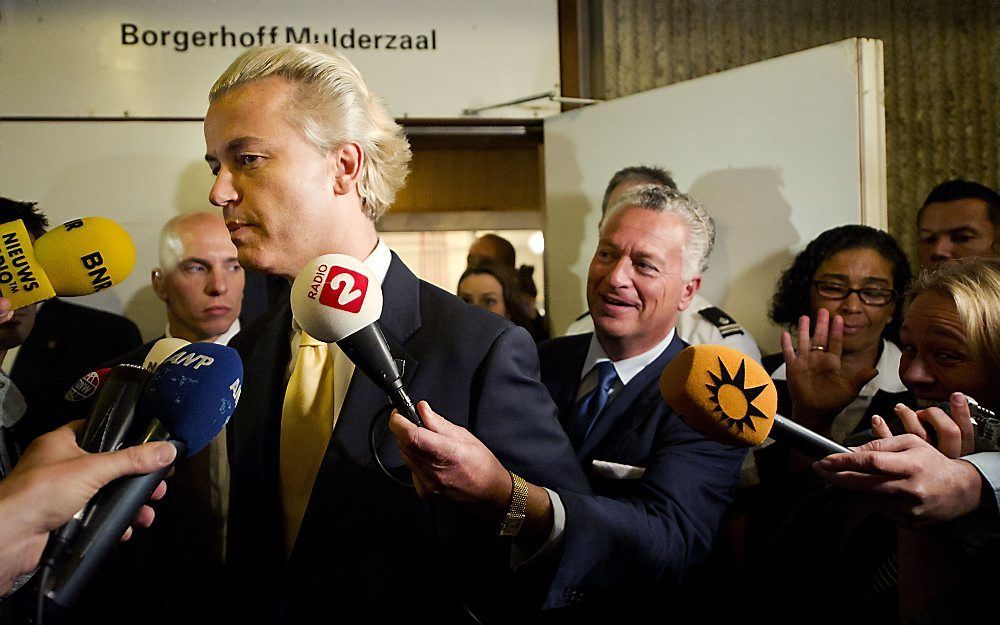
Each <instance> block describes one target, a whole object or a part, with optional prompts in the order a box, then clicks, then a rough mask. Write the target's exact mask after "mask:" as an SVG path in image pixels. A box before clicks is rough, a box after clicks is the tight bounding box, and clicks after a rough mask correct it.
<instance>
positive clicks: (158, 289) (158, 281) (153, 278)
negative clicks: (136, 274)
mask: <svg viewBox="0 0 1000 625" xmlns="http://www.w3.org/2000/svg"><path fill="white" fill-rule="evenodd" d="M149 277H150V282H151V283H152V285H153V292H154V293H156V296H157V297H159V298H160V299H161V300H163V301H164V302H165V301H167V288H166V287H165V286H164V285H163V279H164V278H163V271H162V270H161V269H160V268H159V267H153V271H151V272H150V274H149Z"/></svg>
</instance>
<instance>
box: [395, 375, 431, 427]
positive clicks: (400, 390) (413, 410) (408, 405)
mask: <svg viewBox="0 0 1000 625" xmlns="http://www.w3.org/2000/svg"><path fill="white" fill-rule="evenodd" d="M389 399H390V400H391V401H392V405H393V407H394V408H395V409H396V410H398V411H399V414H401V415H403V416H404V417H406V418H407V419H408V420H409V421H410V422H411V423H413V424H414V425H415V426H417V427H418V428H422V427H424V422H423V420H422V419H421V418H420V415H419V414H417V407H416V405H414V403H413V400H412V399H410V394H409V393H407V392H406V388H405V387H404V386H403V381H402V380H401V379H399V380H396V381H395V382H394V383H393V384H392V387H391V388H390V389H389Z"/></svg>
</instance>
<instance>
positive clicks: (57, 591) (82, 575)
mask: <svg viewBox="0 0 1000 625" xmlns="http://www.w3.org/2000/svg"><path fill="white" fill-rule="evenodd" d="M162 440H168V442H170V443H171V444H172V445H173V446H174V447H176V448H177V459H178V460H180V459H181V458H182V457H183V456H184V454H185V453H186V451H187V446H186V445H185V444H184V443H183V442H181V441H177V440H170V439H169V434H168V433H167V431H166V429H165V428H164V427H163V425H162V424H161V423H160V422H159V421H154V422H153V423H152V424H150V426H149V427H148V428H147V429H146V431H145V432H144V434H143V436H142V440H140V441H137V442H135V443H134V444H136V445H138V444H141V443H144V442H148V441H162ZM175 463H176V460H175ZM171 466H172V465H171ZM169 470H170V466H167V467H164V468H162V469H160V470H158V471H155V472H153V473H149V474H146V475H133V476H127V477H122V478H119V479H117V480H114V481H113V482H111V483H110V484H108V485H107V486H105V487H104V488H102V489H101V490H100V491H98V493H97V494H96V495H95V496H94V498H93V499H91V500H90V502H89V503H88V504H87V506H86V507H85V508H84V514H83V517H82V518H81V519H80V522H79V528H78V530H77V532H76V533H75V536H73V537H71V539H70V540H69V541H63V540H61V539H58V538H57V540H56V544H55V545H54V546H53V548H52V549H51V553H50V554H49V557H48V559H47V560H45V561H43V562H42V566H43V567H45V568H49V569H50V570H49V574H48V575H46V576H44V577H43V579H44V585H43V588H42V593H43V594H44V596H45V598H46V603H47V604H48V605H53V608H52V609H53V613H57V612H59V611H60V610H63V609H66V608H69V607H71V606H72V605H73V604H74V603H75V602H76V600H77V599H78V598H79V597H80V593H81V592H83V590H84V588H86V586H87V584H88V583H89V582H90V580H91V579H93V578H94V575H95V574H96V573H97V571H98V570H99V569H100V568H101V566H102V565H103V564H104V563H105V562H106V561H107V559H108V557H109V556H110V555H111V553H112V552H113V551H114V549H115V546H116V545H117V544H118V542H119V540H120V539H121V536H122V534H124V533H125V529H126V528H127V527H128V526H129V524H130V523H131V522H132V517H134V516H135V513H136V512H137V511H138V510H139V508H140V507H141V506H142V505H143V504H144V503H146V502H147V501H148V500H149V497H150V495H152V494H153V491H154V490H156V487H157V485H159V483H160V482H161V481H162V480H163V479H164V477H165V476H166V474H167V472H168V471H169ZM47 550H48V546H47Z"/></svg>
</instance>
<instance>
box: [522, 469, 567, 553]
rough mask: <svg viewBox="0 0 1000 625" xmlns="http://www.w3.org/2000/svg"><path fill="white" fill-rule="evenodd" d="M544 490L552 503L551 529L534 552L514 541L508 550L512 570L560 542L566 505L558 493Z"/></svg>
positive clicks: (549, 550) (564, 526)
mask: <svg viewBox="0 0 1000 625" xmlns="http://www.w3.org/2000/svg"><path fill="white" fill-rule="evenodd" d="M545 492H546V493H548V494H549V502H550V503H551V504H552V531H550V532H549V537H548V539H546V541H545V544H543V545H542V546H541V547H539V548H538V549H536V550H535V552H534V553H528V552H527V551H525V550H524V549H521V548H520V547H518V546H517V541H514V544H513V545H512V546H511V550H510V567H511V568H512V569H514V570H517V569H519V568H521V567H522V566H525V565H527V564H529V563H531V562H534V561H535V560H539V559H541V558H542V557H543V556H545V554H547V553H549V552H551V551H552V550H553V549H555V548H556V547H557V546H558V545H559V543H561V542H562V537H563V533H564V532H565V531H566V507H565V506H563V502H562V499H560V498H559V495H558V493H556V492H555V491H553V490H550V489H548V488H546V489H545Z"/></svg>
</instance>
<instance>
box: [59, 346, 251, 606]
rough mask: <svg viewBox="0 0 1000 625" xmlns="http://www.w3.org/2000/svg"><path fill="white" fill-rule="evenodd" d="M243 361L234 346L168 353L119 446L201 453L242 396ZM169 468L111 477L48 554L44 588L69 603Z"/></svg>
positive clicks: (150, 380) (151, 380)
mask: <svg viewBox="0 0 1000 625" xmlns="http://www.w3.org/2000/svg"><path fill="white" fill-rule="evenodd" d="M242 377H243V366H242V364H241V362H240V359H239V356H238V355H237V353H236V351H235V350H233V349H232V348H229V347H226V346H223V345H217V344H214V343H192V344H190V345H188V346H186V347H184V348H182V349H181V350H179V351H177V352H175V353H174V354H172V355H171V356H169V357H167V358H166V359H164V361H163V362H162V364H161V365H160V366H159V367H158V368H157V369H156V371H155V372H154V373H153V375H152V376H151V377H150V378H149V381H148V382H147V383H146V385H145V388H144V389H143V390H142V395H141V397H140V399H139V402H138V406H137V407H136V410H135V416H134V417H133V419H132V422H131V424H130V425H129V426H128V427H127V430H126V432H125V434H124V436H123V437H122V442H121V446H122V447H132V446H136V445H140V444H143V443H146V442H150V441H168V442H170V443H171V444H172V445H173V446H174V447H176V448H177V452H178V453H177V457H178V459H182V458H184V457H185V456H187V455H191V454H194V453H197V452H198V451H200V450H201V449H202V448H204V447H205V446H206V445H208V444H209V443H210V442H211V441H212V439H213V438H215V436H216V435H217V434H218V433H219V432H220V431H221V430H222V428H223V427H224V426H225V424H226V422H227V421H228V420H229V417H230V416H231V415H232V413H233V410H234V409H235V408H236V404H237V402H238V401H239V396H240V392H241V384H242ZM167 470H169V466H166V467H164V468H163V469H161V470H159V471H156V472H153V473H150V474H148V475H143V476H140V477H131V478H123V479H119V480H116V481H114V482H112V483H111V484H109V485H108V486H107V487H105V488H103V489H101V491H100V492H99V493H98V494H97V495H96V496H95V497H94V498H93V499H92V500H91V501H90V503H89V504H88V505H87V506H86V507H85V508H84V511H83V514H82V516H81V519H80V522H79V525H80V527H79V529H78V531H77V532H76V533H75V535H74V536H73V537H72V538H71V539H70V540H69V541H68V542H66V543H64V544H61V545H56V546H55V548H53V549H52V550H51V552H50V554H49V556H48V557H47V558H46V560H45V562H43V564H44V565H45V573H46V574H45V576H44V578H43V582H42V592H43V593H44V596H45V597H46V600H47V602H48V603H49V604H52V605H54V606H57V607H58V608H65V607H68V606H71V605H72V604H73V603H74V602H75V601H76V599H77V598H78V597H79V595H80V593H81V592H82V591H83V589H84V587H85V585H86V584H87V582H88V581H89V580H90V579H92V577H93V575H94V574H95V573H96V571H97V570H98V569H99V567H100V566H101V565H102V564H103V563H104V561H105V560H106V559H107V557H108V556H109V555H110V553H111V551H112V549H113V548H114V546H115V544H116V543H117V542H118V539H119V537H120V536H121V535H122V533H123V532H124V531H125V528H126V527H128V524H129V521H130V519H131V518H132V517H133V516H134V514H135V512H136V510H138V509H139V508H140V507H141V506H142V504H143V503H144V502H145V501H146V500H147V499H148V498H149V495H150V493H152V492H153V489H154V488H155V487H156V485H157V484H159V482H160V480H161V479H162V478H163V476H164V475H165V474H166V472H167Z"/></svg>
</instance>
